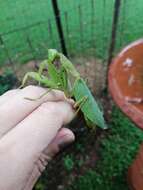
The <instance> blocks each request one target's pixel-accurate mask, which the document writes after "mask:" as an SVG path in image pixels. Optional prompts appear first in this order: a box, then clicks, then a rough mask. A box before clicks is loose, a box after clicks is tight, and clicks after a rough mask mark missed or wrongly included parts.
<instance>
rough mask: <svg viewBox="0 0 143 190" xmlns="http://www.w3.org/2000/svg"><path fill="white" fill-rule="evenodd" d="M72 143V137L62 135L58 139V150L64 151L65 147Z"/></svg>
mask: <svg viewBox="0 0 143 190" xmlns="http://www.w3.org/2000/svg"><path fill="white" fill-rule="evenodd" d="M73 141H74V136H70V135H69V134H68V135H64V136H63V137H61V138H60V139H59V142H58V146H59V149H60V150H63V149H65V148H66V147H67V146H69V145H70V144H71V143H72V142H73Z"/></svg>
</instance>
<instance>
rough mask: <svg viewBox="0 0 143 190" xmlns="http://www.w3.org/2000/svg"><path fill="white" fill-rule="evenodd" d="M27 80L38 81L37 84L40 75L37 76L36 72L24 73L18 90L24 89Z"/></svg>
mask: <svg viewBox="0 0 143 190" xmlns="http://www.w3.org/2000/svg"><path fill="white" fill-rule="evenodd" d="M29 78H32V79H34V80H36V81H38V82H39V80H40V81H41V77H40V75H39V74H38V73H36V72H28V73H26V75H25V76H24V78H23V81H22V84H21V86H20V87H19V88H22V87H24V85H25V83H26V82H27V80H28V79H29Z"/></svg>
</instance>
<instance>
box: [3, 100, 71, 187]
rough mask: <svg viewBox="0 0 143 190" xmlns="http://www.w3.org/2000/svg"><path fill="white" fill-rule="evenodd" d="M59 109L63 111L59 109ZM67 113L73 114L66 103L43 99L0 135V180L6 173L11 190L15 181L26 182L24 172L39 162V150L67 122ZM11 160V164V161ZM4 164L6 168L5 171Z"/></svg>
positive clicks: (47, 143) (28, 171) (29, 171)
mask: <svg viewBox="0 0 143 190" xmlns="http://www.w3.org/2000/svg"><path fill="white" fill-rule="evenodd" d="M61 105H62V107H61ZM55 107H57V108H58V109H55ZM62 109H63V110H64V111H61V110H62ZM67 115H70V116H69V118H68V119H70V118H72V117H71V116H72V115H73V116H74V113H73V111H72V106H71V105H70V104H69V103H67V102H60V103H59V102H46V103H44V104H42V105H41V106H40V107H39V108H38V109H36V110H35V111H33V112H32V113H31V114H30V115H29V116H28V117H27V118H25V119H24V120H23V121H22V122H20V123H19V124H18V125H17V126H16V127H14V128H13V129H12V130H11V131H10V132H9V133H7V134H6V135H5V136H4V137H3V138H1V140H0V152H1V156H0V176H1V178H0V180H1V181H2V180H4V179H5V178H6V176H7V179H8V181H9V183H8V185H9V187H11V189H14V188H13V187H14V186H13V184H17V183H18V184H20V187H21V186H22V185H23V181H25V183H26V181H27V180H28V178H27V174H29V173H31V172H32V170H33V167H34V165H35V163H37V162H38V163H40V160H39V156H40V155H41V153H42V152H43V151H44V150H45V149H46V147H47V146H48V145H49V144H50V142H51V141H52V140H53V139H54V137H55V136H56V134H57V132H58V131H59V129H60V128H61V126H62V125H63V124H64V123H66V122H68V120H67V119H65V117H67ZM7 150H9V151H7ZM10 160H11V162H13V163H14V164H11V162H9V161H10ZM5 167H6V168H7V170H4V168H5ZM3 171H4V172H3ZM40 171H41V170H40V168H37V172H40ZM15 174H16V175H15ZM21 176H22V178H21ZM0 187H1V183H0ZM0 189H2V188H0ZM3 189H4V188H3ZM5 189H8V188H5ZM20 189H22V188H20Z"/></svg>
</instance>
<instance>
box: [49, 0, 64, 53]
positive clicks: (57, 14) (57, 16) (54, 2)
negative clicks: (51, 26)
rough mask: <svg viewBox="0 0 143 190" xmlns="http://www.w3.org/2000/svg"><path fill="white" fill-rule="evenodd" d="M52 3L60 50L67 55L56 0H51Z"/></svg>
mask: <svg viewBox="0 0 143 190" xmlns="http://www.w3.org/2000/svg"><path fill="white" fill-rule="evenodd" d="M52 5H53V10H54V15H55V20H56V26H57V30H58V34H59V38H60V44H61V48H62V52H63V54H64V55H65V56H68V52H67V48H66V44H65V38H64V32H63V28H62V23H61V17H60V10H59V7H58V2H57V0H52Z"/></svg>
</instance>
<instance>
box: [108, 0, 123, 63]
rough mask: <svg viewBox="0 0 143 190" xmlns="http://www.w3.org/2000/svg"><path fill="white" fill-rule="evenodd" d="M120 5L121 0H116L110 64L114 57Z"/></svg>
mask: <svg viewBox="0 0 143 190" xmlns="http://www.w3.org/2000/svg"><path fill="white" fill-rule="evenodd" d="M120 5H121V0H115V4H114V13H113V22H112V33H111V42H110V46H109V53H108V66H109V64H110V63H111V60H112V57H113V52H114V49H115V43H116V34H117V26H118V20H119V13H120Z"/></svg>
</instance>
